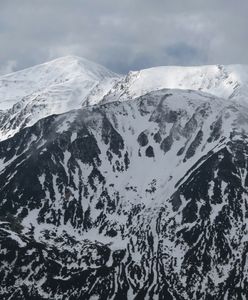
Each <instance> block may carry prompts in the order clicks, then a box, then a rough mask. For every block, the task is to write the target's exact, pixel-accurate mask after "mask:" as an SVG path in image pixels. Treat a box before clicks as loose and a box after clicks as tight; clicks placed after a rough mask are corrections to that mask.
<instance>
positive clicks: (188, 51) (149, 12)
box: [0, 0, 248, 73]
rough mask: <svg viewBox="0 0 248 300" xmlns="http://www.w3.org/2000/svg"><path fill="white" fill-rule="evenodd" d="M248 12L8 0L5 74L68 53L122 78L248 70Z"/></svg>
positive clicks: (229, 2)
mask: <svg viewBox="0 0 248 300" xmlns="http://www.w3.org/2000/svg"><path fill="white" fill-rule="evenodd" d="M247 11H248V2H247V1H244V0H236V1H233V0H218V1H216V0H215V1H214V0H208V1H203V0H187V1H185V0H174V1H167V0H155V1H150V0H125V1H116V0H70V1H68V0H53V1H50V0H42V1H41V0H22V1H20V0H12V1H9V0H1V1H0V46H1V49H0V70H1V72H2V73H3V72H5V71H9V70H10V69H8V68H7V67H6V66H8V65H9V62H11V61H12V62H13V61H14V62H16V65H14V64H12V69H14V70H16V69H21V68H24V67H28V66H31V65H34V64H37V63H41V62H44V61H47V60H49V59H53V58H56V57H58V56H63V55H68V54H75V55H79V56H84V57H86V58H88V59H91V60H93V61H96V62H98V63H101V64H103V65H105V66H107V67H109V68H110V69H112V70H114V71H116V72H120V73H126V72H128V70H136V69H140V68H146V67H151V66H156V65H172V64H177V65H187V64H212V63H213V64H215V63H220V64H231V63H248V52H247V50H246V49H247V46H248V38H247V37H248V36H247V35H248V34H247V28H248V18H247ZM12 69H11V70H12Z"/></svg>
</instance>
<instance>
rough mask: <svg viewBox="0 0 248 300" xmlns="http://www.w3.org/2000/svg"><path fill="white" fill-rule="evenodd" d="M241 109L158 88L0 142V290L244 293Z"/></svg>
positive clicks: (144, 295) (113, 294)
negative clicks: (158, 89) (134, 97)
mask: <svg viewBox="0 0 248 300" xmlns="http://www.w3.org/2000/svg"><path fill="white" fill-rule="evenodd" d="M247 120H248V108H247V107H246V106H243V105H239V104H237V103H235V102H233V101H231V100H227V99H220V98H217V97H214V96H211V95H207V94H204V93H201V92H194V91H180V90H160V91H156V92H151V93H148V94H146V95H144V96H142V97H139V98H137V99H133V100H131V101H126V102H123V103H120V102H112V103H108V104H104V105H98V106H92V107H88V108H85V109H81V110H75V111H71V112H68V113H66V114H63V115H59V116H55V115H53V116H49V117H47V118H45V119H42V120H40V121H39V122H38V123H36V124H35V125H34V126H32V127H29V128H25V129H23V130H21V131H20V132H18V133H17V134H16V135H15V136H14V137H12V138H10V139H8V140H5V141H2V142H0V195H1V201H0V215H1V216H2V217H1V218H2V223H1V224H0V225H1V228H2V229H1V230H0V239H1V251H0V255H1V261H4V263H3V264H2V265H1V266H0V280H1V285H0V294H1V295H3V296H4V297H6V299H9V298H10V297H11V295H12V294H13V292H15V293H16V294H15V295H16V298H17V297H19V299H28V297H29V298H30V299H34V297H36V298H37V299H47V298H48V299H64V298H68V299H80V298H81V299H94V298H96V299H225V298H226V299H245V298H247V296H248V294H247V290H248V286H247V282H248V281H247V278H248V269H247V268H248V262H247V260H246V257H247V253H248V252H247V251H248V247H247V245H248V244H247V238H246V235H247V216H248V213H247V210H248V206H247V201H248V195H247V192H248V190H247V186H248V183H247V182H248V179H247V178H248V177H247V165H248V161H247V157H248V156H247V154H248V143H247V142H248V132H247V128H248V126H247V125H248V124H247V122H248V121H247ZM6 215H7V216H6ZM13 218H14V220H15V222H13ZM11 220H12V221H11ZM20 223H21V224H22V226H23V227H24V228H23V229H22V228H21V224H20ZM8 224H10V225H11V224H17V225H16V226H14V227H13V225H12V228H11V227H10V225H8ZM16 228H17V229H16ZM20 228H21V229H20ZM32 255H33V256H32ZM17 287H18V288H17Z"/></svg>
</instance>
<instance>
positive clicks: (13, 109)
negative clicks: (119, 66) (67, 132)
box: [0, 56, 119, 139]
mask: <svg viewBox="0 0 248 300" xmlns="http://www.w3.org/2000/svg"><path fill="white" fill-rule="evenodd" d="M117 79H119V75H117V74H115V73H113V72H111V71H109V70H107V69H106V68H104V67H102V66H100V65H98V64H96V63H93V62H90V61H88V60H86V59H84V58H80V57H76V56H66V57H62V58H58V59H55V60H53V61H50V62H47V63H44V64H41V65H37V66H34V67H31V68H28V69H25V70H22V71H18V72H15V73H11V74H8V75H5V76H2V77H0V108H1V110H2V112H0V139H5V138H7V137H10V136H12V135H13V134H15V133H16V132H17V131H18V130H20V128H23V127H26V126H30V125H32V124H34V123H35V122H37V121H38V120H40V119H41V118H44V117H46V116H48V115H51V114H59V113H64V112H66V111H69V110H71V109H77V108H80V107H82V106H83V105H85V104H94V103H96V102H97V101H99V99H101V98H102V97H103V96H104V95H105V94H106V93H107V92H108V91H109V89H110V88H111V87H112V86H113V84H114V83H115V81H116V80H117Z"/></svg>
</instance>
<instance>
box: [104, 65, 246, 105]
mask: <svg viewBox="0 0 248 300" xmlns="http://www.w3.org/2000/svg"><path fill="white" fill-rule="evenodd" d="M163 88H169V89H190V90H199V91H203V92H207V93H210V94H213V95H215V96H218V97H222V98H226V99H227V98H228V99H239V101H247V97H248V66H246V65H227V66H222V65H212V66H199V67H175V66H172V67H169V66H167V67H155V68H150V69H144V70H140V71H135V72H130V73H129V74H128V75H127V76H126V77H125V78H123V79H121V80H120V81H119V82H118V83H117V84H116V85H115V86H114V88H113V89H112V90H111V92H110V93H109V94H108V95H107V96H106V97H105V99H104V102H111V101H116V100H117V99H118V100H119V101H125V100H130V99H133V98H135V97H139V96H142V95H144V94H146V93H148V92H151V91H154V90H160V89H163Z"/></svg>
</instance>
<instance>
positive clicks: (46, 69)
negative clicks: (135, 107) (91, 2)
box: [0, 56, 248, 140]
mask: <svg viewBox="0 0 248 300" xmlns="http://www.w3.org/2000/svg"><path fill="white" fill-rule="evenodd" d="M164 88H167V89H183V90H198V91H202V92H206V93H209V94H212V95H214V96H218V97H221V98H226V99H235V100H238V101H240V102H246V99H247V98H248V66H246V65H230V66H220V65H212V66H199V67H175V66H168V67H155V68H150V69H144V70H140V71H132V72H130V73H129V74H127V75H126V76H121V75H119V74H116V73H114V72H112V71H110V70H108V69H106V68H105V67H103V66H101V65H99V64H96V63H94V62H91V61H88V60H86V59H84V58H80V57H77V56H65V57H61V58H58V59H55V60H53V61H50V62H47V63H44V64H40V65H37V66H34V67H31V68H28V69H24V70H22V71H18V72H14V73H11V74H8V75H4V76H1V77H0V140H4V139H6V138H9V137H11V136H13V135H14V134H15V133H16V132H18V131H19V130H20V129H21V128H24V127H27V126H31V125H33V124H34V123H36V122H37V121H38V120H40V119H42V118H44V117H47V116H49V115H52V114H61V113H65V112H67V111H70V110H72V109H78V108H81V107H83V106H87V105H94V104H98V103H106V102H112V101H126V100H131V99H134V98H136V97H140V96H142V95H145V94H146V93H149V92H152V91H156V90H160V89H164Z"/></svg>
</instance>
